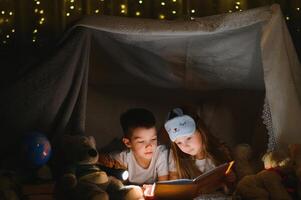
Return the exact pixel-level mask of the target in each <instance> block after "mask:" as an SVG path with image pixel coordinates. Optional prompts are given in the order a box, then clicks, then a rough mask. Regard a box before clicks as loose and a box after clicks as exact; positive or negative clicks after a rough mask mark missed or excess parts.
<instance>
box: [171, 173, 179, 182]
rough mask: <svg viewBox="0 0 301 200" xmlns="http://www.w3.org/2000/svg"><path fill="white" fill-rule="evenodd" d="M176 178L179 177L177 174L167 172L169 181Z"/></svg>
mask: <svg viewBox="0 0 301 200" xmlns="http://www.w3.org/2000/svg"><path fill="white" fill-rule="evenodd" d="M178 178H179V175H178V173H177V172H169V177H168V179H169V180H175V179H178Z"/></svg>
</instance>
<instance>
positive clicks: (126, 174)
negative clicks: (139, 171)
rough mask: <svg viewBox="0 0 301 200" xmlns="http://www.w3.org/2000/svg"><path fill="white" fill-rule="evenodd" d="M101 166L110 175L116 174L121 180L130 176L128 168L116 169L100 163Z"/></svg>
mask: <svg viewBox="0 0 301 200" xmlns="http://www.w3.org/2000/svg"><path fill="white" fill-rule="evenodd" d="M99 168H100V169H101V170H103V171H105V172H106V173H107V174H108V175H109V176H114V177H116V178H118V179H119V180H122V181H126V180H127V179H128V178H129V172H128V171H127V170H126V169H115V168H110V167H105V166H103V165H99Z"/></svg>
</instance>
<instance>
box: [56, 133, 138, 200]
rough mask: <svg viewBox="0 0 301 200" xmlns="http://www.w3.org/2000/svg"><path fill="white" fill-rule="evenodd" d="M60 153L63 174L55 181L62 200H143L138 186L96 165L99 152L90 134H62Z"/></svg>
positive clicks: (57, 196)
mask: <svg viewBox="0 0 301 200" xmlns="http://www.w3.org/2000/svg"><path fill="white" fill-rule="evenodd" d="M62 147H63V148H62V149H63V150H61V152H59V154H60V156H61V157H62V158H63V160H64V163H65V164H64V165H65V167H64V170H63V171H64V173H63V174H62V176H61V178H60V179H59V181H58V183H57V184H56V198H57V199H60V200H61V199H64V200H69V199H73V200H108V199H116V200H117V199H118V200H122V199H125V200H135V199H143V192H142V189H141V188H140V187H138V186H124V185H123V183H122V182H121V181H120V180H118V179H116V178H114V177H111V176H107V174H106V173H105V172H104V171H102V170H101V169H100V168H99V166H98V165H97V161H98V152H97V150H96V144H95V140H94V138H93V137H91V136H89V137H86V136H64V138H63V141H62Z"/></svg>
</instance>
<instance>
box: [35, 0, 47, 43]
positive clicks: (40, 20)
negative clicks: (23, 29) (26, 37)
mask: <svg viewBox="0 0 301 200" xmlns="http://www.w3.org/2000/svg"><path fill="white" fill-rule="evenodd" d="M33 1H34V18H35V20H34V25H33V29H32V42H33V43H36V41H37V39H38V33H39V31H40V29H41V27H42V26H44V25H45V22H46V17H45V5H43V3H44V1H45V0H33Z"/></svg>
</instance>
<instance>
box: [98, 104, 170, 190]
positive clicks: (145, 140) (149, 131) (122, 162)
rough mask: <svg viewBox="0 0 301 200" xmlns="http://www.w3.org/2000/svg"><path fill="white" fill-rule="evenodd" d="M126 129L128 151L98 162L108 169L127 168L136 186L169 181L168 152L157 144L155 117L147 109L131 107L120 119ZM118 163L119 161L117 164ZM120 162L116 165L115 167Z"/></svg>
mask: <svg viewBox="0 0 301 200" xmlns="http://www.w3.org/2000/svg"><path fill="white" fill-rule="evenodd" d="M120 123H121V127H122V129H123V133H124V136H123V139H122V141H123V143H124V144H125V146H126V147H127V148H128V149H127V150H125V151H122V152H118V153H113V152H112V153H111V154H110V155H109V156H110V159H109V160H110V162H109V164H111V163H114V166H109V165H108V162H107V160H108V157H107V156H105V155H102V156H100V159H99V163H100V164H102V165H104V166H107V167H116V166H117V165H118V167H119V168H126V169H127V170H128V172H129V182H130V183H133V184H138V185H142V184H150V183H154V182H156V181H162V180H167V179H168V150H167V149H166V147H165V146H162V145H157V130H156V127H155V123H156V120H155V117H154V115H153V114H152V113H151V112H150V111H149V110H147V109H144V108H132V109H129V110H127V111H126V112H125V113H123V114H122V115H121V116H120ZM114 161H116V162H114ZM116 163H117V164H116Z"/></svg>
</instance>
